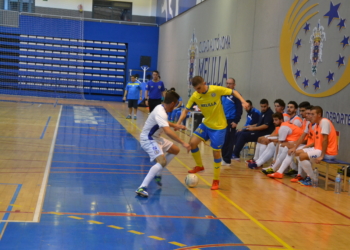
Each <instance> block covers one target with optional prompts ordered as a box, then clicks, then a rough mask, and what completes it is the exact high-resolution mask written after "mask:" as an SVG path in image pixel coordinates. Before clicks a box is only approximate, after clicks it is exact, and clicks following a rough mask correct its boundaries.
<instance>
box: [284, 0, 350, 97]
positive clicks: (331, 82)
mask: <svg viewBox="0 0 350 250" xmlns="http://www.w3.org/2000/svg"><path fill="white" fill-rule="evenodd" d="M309 2H311V3H309ZM312 2H314V3H312ZM343 5H345V8H343V9H342V8H340V7H341V6H343ZM349 7H350V3H349V1H346V2H343V3H337V4H333V2H332V1H330V2H328V1H321V3H316V0H310V1H301V0H295V1H294V3H293V4H292V6H291V7H290V9H289V10H288V12H287V15H286V17H285V20H284V22H283V26H282V32H281V39H280V63H281V67H282V71H283V73H284V75H285V77H286V79H287V81H288V82H289V84H290V85H291V86H292V87H293V88H294V89H295V90H297V91H298V92H299V93H302V94H304V95H306V96H312V97H326V96H330V95H333V94H335V93H337V92H339V91H341V90H342V89H344V88H345V87H346V86H347V85H348V84H349V81H350V66H349V65H350V64H349V63H348V61H349V59H348V58H350V48H348V47H349V46H348V45H349V39H350V36H349V34H346V32H348V31H346V30H345V29H343V28H345V26H346V24H345V22H346V19H345V18H342V16H343V17H344V16H345V15H347V12H346V10H347V9H348V8H349ZM310 25H311V27H314V28H313V29H312V32H311V30H310ZM308 33H311V34H308ZM326 33H327V37H328V38H330V37H331V40H329V39H328V40H329V41H331V42H326ZM307 43H309V44H310V45H311V46H310V47H309V46H305V45H306V44H307ZM310 66H311V69H310ZM309 85H311V86H312V88H308V87H309Z"/></svg>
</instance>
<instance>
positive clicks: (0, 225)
mask: <svg viewBox="0 0 350 250" xmlns="http://www.w3.org/2000/svg"><path fill="white" fill-rule="evenodd" d="M0 185H17V188H16V191H15V193H14V194H13V196H12V199H11V201H10V204H13V203H15V201H16V200H17V196H18V193H19V191H20V190H21V188H22V184H11V183H0ZM11 209H12V205H9V206H8V207H7V209H6V211H11ZM9 216H10V213H5V215H4V217H3V218H2V220H7V219H8V217H9ZM6 223H7V222H0V239H1V238H2V235H3V233H4V231H5V230H4V229H5V226H6Z"/></svg>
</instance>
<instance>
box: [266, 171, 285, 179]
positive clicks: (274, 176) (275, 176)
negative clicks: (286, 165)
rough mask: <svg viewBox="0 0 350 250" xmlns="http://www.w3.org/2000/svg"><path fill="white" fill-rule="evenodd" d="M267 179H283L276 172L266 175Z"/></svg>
mask: <svg viewBox="0 0 350 250" xmlns="http://www.w3.org/2000/svg"><path fill="white" fill-rule="evenodd" d="M267 177H270V178H276V179H283V174H281V173H278V172H276V173H273V174H268V175H267Z"/></svg>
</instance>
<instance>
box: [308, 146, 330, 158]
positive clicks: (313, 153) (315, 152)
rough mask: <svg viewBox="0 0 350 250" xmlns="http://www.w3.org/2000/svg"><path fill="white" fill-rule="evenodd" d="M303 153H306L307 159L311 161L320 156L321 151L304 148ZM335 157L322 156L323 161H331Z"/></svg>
mask: <svg viewBox="0 0 350 250" xmlns="http://www.w3.org/2000/svg"><path fill="white" fill-rule="evenodd" d="M303 151H304V152H305V153H307V155H308V156H309V159H310V160H312V159H316V158H318V157H320V156H321V154H322V151H321V150H319V149H315V148H314V147H312V148H304V149H303ZM335 157H336V155H325V156H324V159H325V160H332V159H334V158H335Z"/></svg>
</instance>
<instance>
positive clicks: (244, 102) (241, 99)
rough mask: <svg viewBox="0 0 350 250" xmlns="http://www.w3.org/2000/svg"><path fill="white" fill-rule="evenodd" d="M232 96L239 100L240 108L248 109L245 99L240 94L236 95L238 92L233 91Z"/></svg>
mask: <svg viewBox="0 0 350 250" xmlns="http://www.w3.org/2000/svg"><path fill="white" fill-rule="evenodd" d="M232 95H234V96H235V97H236V98H237V99H239V100H240V101H241V103H242V106H243V107H244V108H246V107H248V103H247V102H246V101H245V99H244V98H243V97H242V96H241V94H240V93H238V91H236V90H233V91H232Z"/></svg>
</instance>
